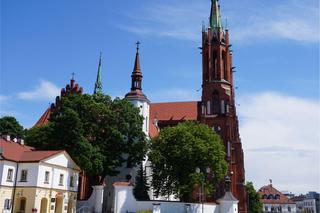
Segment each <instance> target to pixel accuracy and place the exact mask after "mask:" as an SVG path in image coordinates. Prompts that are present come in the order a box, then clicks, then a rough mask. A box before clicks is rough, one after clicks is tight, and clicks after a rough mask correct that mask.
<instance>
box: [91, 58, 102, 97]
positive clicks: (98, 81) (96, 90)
mask: <svg viewBox="0 0 320 213" xmlns="http://www.w3.org/2000/svg"><path fill="white" fill-rule="evenodd" d="M101 61H102V53H101V52H100V58H99V65H98V72H97V79H96V83H95V84H94V91H93V93H94V94H97V93H102V80H101Z"/></svg>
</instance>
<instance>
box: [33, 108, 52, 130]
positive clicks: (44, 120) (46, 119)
mask: <svg viewBox="0 0 320 213" xmlns="http://www.w3.org/2000/svg"><path fill="white" fill-rule="evenodd" d="M50 114H51V108H50V107H49V108H48V109H47V110H46V111H45V112H44V113H43V115H42V116H41V117H40V119H39V120H38V121H37V123H36V124H35V125H34V126H33V127H37V126H41V125H43V124H47V123H48V122H49V117H50Z"/></svg>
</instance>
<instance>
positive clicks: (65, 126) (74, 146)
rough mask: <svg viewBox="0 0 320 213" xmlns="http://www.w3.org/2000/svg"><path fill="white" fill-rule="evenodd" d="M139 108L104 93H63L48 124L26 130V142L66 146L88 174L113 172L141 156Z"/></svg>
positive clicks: (38, 145) (143, 142) (143, 144)
mask: <svg viewBox="0 0 320 213" xmlns="http://www.w3.org/2000/svg"><path fill="white" fill-rule="evenodd" d="M142 124H143V117H142V116H140V114H139V109H138V108H135V107H134V106H133V105H132V104H131V103H130V102H128V101H127V100H125V99H119V98H116V99H114V100H112V99H111V98H110V97H109V96H107V95H103V94H95V95H88V94H85V95H82V94H69V95H68V96H65V97H62V98H61V99H60V100H59V102H58V104H57V106H56V107H55V109H54V110H53V112H52V113H51V115H50V120H49V123H48V125H43V126H40V127H36V128H33V129H31V130H29V131H28V133H27V137H26V142H27V144H28V145H31V146H34V147H36V148H38V149H49V150H56V149H65V150H66V151H67V152H68V153H69V154H70V155H71V157H72V158H73V159H74V160H75V161H76V163H77V164H78V165H79V166H80V167H81V168H82V169H83V170H85V171H86V172H88V173H89V175H91V176H96V175H99V176H101V177H102V178H104V177H105V176H106V175H116V174H117V173H118V171H117V168H119V167H120V166H121V165H122V164H123V163H125V162H126V163H127V164H128V166H135V165H136V164H137V163H140V162H141V161H142V160H143V157H144V155H145V151H146V139H145V135H144V133H143V131H142Z"/></svg>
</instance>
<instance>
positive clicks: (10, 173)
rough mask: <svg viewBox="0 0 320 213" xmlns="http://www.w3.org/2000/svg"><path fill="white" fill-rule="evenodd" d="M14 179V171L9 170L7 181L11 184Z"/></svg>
mask: <svg viewBox="0 0 320 213" xmlns="http://www.w3.org/2000/svg"><path fill="white" fill-rule="evenodd" d="M12 178H13V169H8V174H7V181H9V182H11V181H12Z"/></svg>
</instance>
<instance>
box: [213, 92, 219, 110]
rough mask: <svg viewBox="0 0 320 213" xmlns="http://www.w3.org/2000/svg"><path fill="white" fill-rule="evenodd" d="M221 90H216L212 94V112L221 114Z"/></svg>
mask: <svg viewBox="0 0 320 213" xmlns="http://www.w3.org/2000/svg"><path fill="white" fill-rule="evenodd" d="M219 99H220V98H219V92H218V91H216V90H215V91H214V92H213V94H212V113H213V114H219V113H220V100H219Z"/></svg>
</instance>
